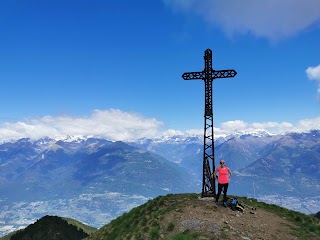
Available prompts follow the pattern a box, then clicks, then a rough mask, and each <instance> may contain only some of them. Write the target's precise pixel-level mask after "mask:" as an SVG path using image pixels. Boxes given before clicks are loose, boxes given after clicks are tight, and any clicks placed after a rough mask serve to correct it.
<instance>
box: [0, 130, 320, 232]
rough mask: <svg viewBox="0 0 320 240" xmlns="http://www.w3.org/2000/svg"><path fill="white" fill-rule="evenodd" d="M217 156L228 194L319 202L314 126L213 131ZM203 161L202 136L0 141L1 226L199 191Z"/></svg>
mask: <svg viewBox="0 0 320 240" xmlns="http://www.w3.org/2000/svg"><path fill="white" fill-rule="evenodd" d="M222 158H223V159H225V160H226V162H227V165H228V166H229V167H230V169H231V170H232V171H233V173H234V177H233V179H232V182H231V184H230V188H229V193H230V194H234V195H245V196H249V197H257V198H259V197H260V198H264V199H266V198H267V199H268V197H266V196H269V195H272V196H276V198H277V199H282V198H286V197H295V198H299V199H301V198H305V197H306V196H307V197H309V198H310V199H312V201H313V202H312V203H314V205H315V206H318V204H316V203H317V201H318V200H314V199H315V198H317V197H319V192H320V186H319V182H320V172H319V171H320V131H319V130H315V131H311V132H307V133H288V134H280V135H276V134H269V133H267V132H254V133H244V134H240V133H239V134H233V135H225V136H217V137H216V138H215V159H216V164H217V163H218V161H219V159H222ZM202 161H203V136H190V135H177V136H162V137H159V138H155V139H140V140H138V141H135V142H128V143H124V142H113V141H109V140H106V139H99V138H93V137H82V136H64V137H59V138H56V139H52V138H49V137H47V138H42V139H36V140H31V139H19V140H17V141H9V142H5V143H2V144H0V219H1V221H2V223H1V222H0V228H1V226H2V225H5V224H7V223H8V222H10V221H11V222H17V219H19V222H25V221H32V219H35V218H37V217H41V216H42V215H43V213H46V214H49V213H50V214H56V215H61V216H69V217H72V216H73V215H72V214H74V213H75V212H77V217H78V218H79V216H80V219H79V220H81V221H83V222H86V223H90V224H91V225H93V226H97V227H99V224H102V223H103V224H105V223H106V222H107V221H109V220H111V219H113V218H115V217H116V216H119V215H121V214H122V213H123V212H125V211H127V210H129V209H130V208H132V207H134V206H137V205H139V204H141V203H143V202H145V201H147V200H148V199H149V198H150V197H154V196H157V195H164V194H167V193H178V192H201V179H202ZM273 200H274V199H273ZM306 201H307V200H306ZM308 201H309V200H308ZM310 201H311V200H310ZM301 208H302V207H301V206H300V207H299V206H298V207H297V208H296V210H299V209H301ZM304 209H307V210H308V209H309V208H307V207H304ZM79 213H80V214H79ZM28 219H29V220H28ZM21 225H23V224H21Z"/></svg>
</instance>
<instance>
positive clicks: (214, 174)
mask: <svg viewBox="0 0 320 240" xmlns="http://www.w3.org/2000/svg"><path fill="white" fill-rule="evenodd" d="M217 172H218V168H217V169H216V170H215V171H214V173H213V177H214V179H216V181H218V176H217Z"/></svg>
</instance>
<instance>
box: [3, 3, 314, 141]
mask: <svg viewBox="0 0 320 240" xmlns="http://www.w3.org/2000/svg"><path fill="white" fill-rule="evenodd" d="M238 2H239V1H236V0H225V1H217V0H202V1H197V0H183V1H182V0H153V1H150V0H137V1H129V0H119V1H106V0H104V1H102V0H91V1H89V0H77V1H75V0H64V1H60V0H54V1H53V0H46V1H43V0H29V1H23V0H20V1H19V0H10V1H0V81H1V94H0V109H1V110H0V135H1V137H0V140H6V139H16V138H20V137H31V138H38V137H42V136H45V135H51V136H58V135H64V134H65V135H67V134H69V135H72V134H78V135H96V136H103V137H109V138H111V139H120V140H127V139H133V138H136V137H152V136H157V135H159V134H161V133H162V132H166V133H171V134H173V133H185V132H189V133H190V132H197V131H198V132H201V131H202V128H203V111H204V83H203V81H184V80H183V79H182V78H181V75H182V74H183V73H184V72H188V71H202V70H203V68H204V60H203V54H204V51H205V49H207V48H210V49H212V51H213V68H214V69H215V70H220V69H235V70H236V71H237V72H238V74H237V76H236V77H235V78H230V79H217V80H215V81H214V93H213V96H214V100H213V108H214V124H215V128H216V132H217V133H229V132H232V131H239V130H254V129H265V130H269V131H299V130H307V129H312V128H317V129H320V111H319V109H320V44H319V43H320V11H319V9H320V2H319V1H318V0H307V1H303V3H301V1H300V0H281V1H276V0H270V1H265V2H262V1H256V2H254V1H250V0H243V1H241V4H239V3H238Z"/></svg>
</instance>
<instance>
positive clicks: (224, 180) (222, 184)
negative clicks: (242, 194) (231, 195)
mask: <svg viewBox="0 0 320 240" xmlns="http://www.w3.org/2000/svg"><path fill="white" fill-rule="evenodd" d="M217 173H218V174H219V177H218V176H217ZM228 174H229V177H228ZM213 176H214V178H215V179H216V181H217V182H218V194H217V196H216V205H217V206H218V200H219V197H220V194H221V191H222V190H223V206H225V207H226V206H227V191H228V186H229V182H230V180H231V178H232V172H231V171H230V169H229V168H228V167H227V166H226V162H225V161H224V160H223V159H221V160H220V166H219V167H217V169H216V170H215V171H214V173H213Z"/></svg>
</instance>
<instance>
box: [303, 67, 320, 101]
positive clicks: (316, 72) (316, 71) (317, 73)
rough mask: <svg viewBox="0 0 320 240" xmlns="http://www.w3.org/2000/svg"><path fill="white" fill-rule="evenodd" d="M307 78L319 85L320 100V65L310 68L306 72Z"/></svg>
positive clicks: (319, 95)
mask: <svg viewBox="0 0 320 240" xmlns="http://www.w3.org/2000/svg"><path fill="white" fill-rule="evenodd" d="M306 73H307V76H308V78H309V79H310V80H315V81H316V82H317V85H318V90H317V92H318V97H319V98H320V64H319V65H318V66H316V67H308V68H307V70H306Z"/></svg>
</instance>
